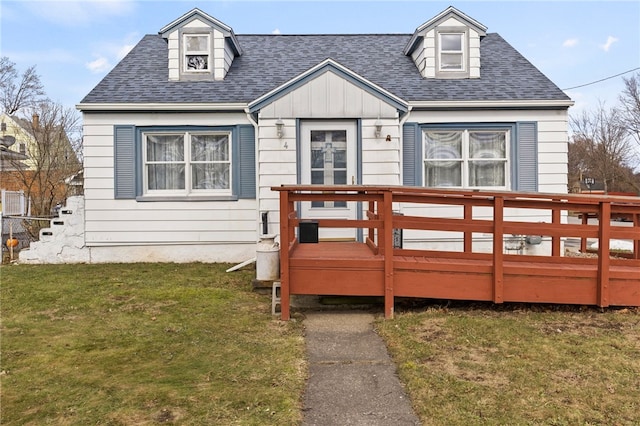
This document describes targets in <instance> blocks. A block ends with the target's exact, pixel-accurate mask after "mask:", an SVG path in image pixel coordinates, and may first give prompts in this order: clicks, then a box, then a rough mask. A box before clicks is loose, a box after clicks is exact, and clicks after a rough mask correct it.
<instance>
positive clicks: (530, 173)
mask: <svg viewBox="0 0 640 426" xmlns="http://www.w3.org/2000/svg"><path fill="white" fill-rule="evenodd" d="M516 126H517V127H516V129H517V130H516V135H517V141H516V149H515V151H516V152H515V155H516V158H515V160H516V161H515V164H516V167H515V173H514V178H515V179H514V189H515V190H517V191H528V192H529V191H530V192H537V191H538V128H537V127H538V126H537V123H535V122H521V123H517V125H516Z"/></svg>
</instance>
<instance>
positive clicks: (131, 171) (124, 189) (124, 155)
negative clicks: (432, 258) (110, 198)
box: [113, 126, 137, 199]
mask: <svg viewBox="0 0 640 426" xmlns="http://www.w3.org/2000/svg"><path fill="white" fill-rule="evenodd" d="M113 135H114V136H113V149H114V152H113V164H114V170H113V173H114V179H115V180H114V198H115V199H132V198H136V195H137V194H136V143H135V126H114V129H113Z"/></svg>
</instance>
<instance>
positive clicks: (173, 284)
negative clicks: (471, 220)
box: [0, 264, 640, 426]
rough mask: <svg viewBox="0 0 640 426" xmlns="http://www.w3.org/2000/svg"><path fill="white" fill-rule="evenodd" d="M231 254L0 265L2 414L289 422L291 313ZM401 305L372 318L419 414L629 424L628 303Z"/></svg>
mask: <svg viewBox="0 0 640 426" xmlns="http://www.w3.org/2000/svg"><path fill="white" fill-rule="evenodd" d="M228 266H229V265H208V264H186V265H183V264H118V265H114V264H109V265H47V266H28V265H8V266H2V267H0V291H1V294H0V297H1V300H0V303H1V304H0V309H1V311H0V319H1V321H2V323H1V328H0V332H1V341H0V343H1V346H0V350H1V352H0V355H1V358H0V383H1V385H2V389H1V390H2V393H1V401H0V403H1V405H0V407H1V414H2V417H1V419H0V424H2V425H3V426H4V425H47V424H52V425H53V424H55V425H87V424H95V425H153V424H176V425H178V424H179V425H210V424H216V425H217V424H220V425H233V424H238V425H271V424H277V425H297V424H300V422H301V420H302V414H301V413H302V411H301V401H302V394H303V392H304V387H305V377H306V359H305V352H304V340H303V330H302V326H301V322H300V321H295V320H294V321H290V322H288V323H283V322H280V321H278V320H277V319H275V318H274V317H272V316H271V312H270V309H271V303H270V297H269V296H266V295H259V294H256V293H254V292H252V291H251V289H250V288H251V284H250V282H251V279H252V278H253V274H254V273H253V271H250V270H247V271H239V272H234V273H229V274H227V273H225V272H224V271H225V269H226V268H227V267H228ZM412 304H413V306H414V307H418V308H419V311H418V309H415V310H407V311H404V312H402V309H400V306H402V305H400V304H399V305H398V306H399V309H398V312H397V313H396V319H395V320H391V321H384V320H379V321H377V322H376V328H377V330H378V332H379V334H380V335H381V336H382V337H383V338H384V339H385V341H386V342H387V346H388V348H389V350H390V352H391V354H392V356H393V357H394V359H395V360H396V363H397V365H398V371H399V374H400V377H401V379H402V381H403V382H404V383H405V386H406V389H407V392H408V394H409V396H410V398H411V400H412V403H413V405H414V407H415V409H416V412H417V413H418V415H419V416H420V418H421V419H422V421H423V423H424V424H427V425H540V424H542V425H637V424H640V414H639V413H640V309H605V310H603V311H600V310H599V309H596V308H581V307H567V306H560V307H552V306H547V305H517V304H505V305H491V304H482V303H471V304H470V303H453V304H450V305H448V306H446V307H443V306H437V305H433V304H432V305H426V306H420V304H419V303H418V302H415V303H414V302H412Z"/></svg>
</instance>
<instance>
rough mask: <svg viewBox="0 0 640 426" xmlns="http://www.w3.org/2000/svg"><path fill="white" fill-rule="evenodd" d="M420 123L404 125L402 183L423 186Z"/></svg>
mask: <svg viewBox="0 0 640 426" xmlns="http://www.w3.org/2000/svg"><path fill="white" fill-rule="evenodd" d="M420 144H421V140H420V132H419V127H418V123H405V124H404V126H403V127H402V184H403V185H405V186H422V149H421V148H422V147H421V145H420Z"/></svg>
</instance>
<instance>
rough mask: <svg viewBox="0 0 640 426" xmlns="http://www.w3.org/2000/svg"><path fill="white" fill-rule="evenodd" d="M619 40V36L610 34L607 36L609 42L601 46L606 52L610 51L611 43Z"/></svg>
mask: <svg viewBox="0 0 640 426" xmlns="http://www.w3.org/2000/svg"><path fill="white" fill-rule="evenodd" d="M617 41H618V38H616V37H614V36H609V37H607V42H606V43H605V44H601V45H600V48H601V49H602V50H604V51H605V52H608V51H609V49H611V45H612V44H613V43H615V42H617Z"/></svg>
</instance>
